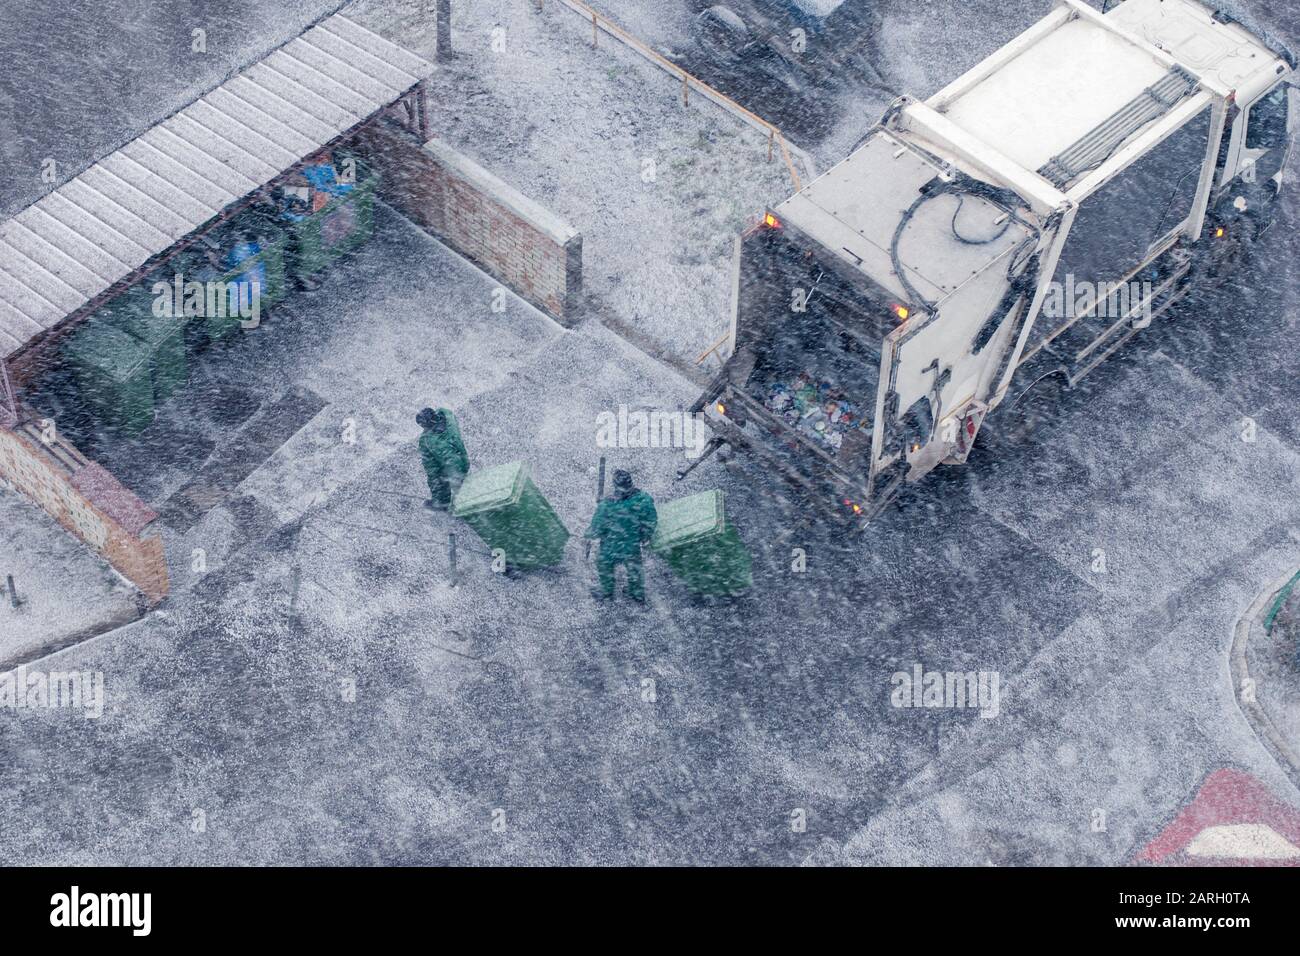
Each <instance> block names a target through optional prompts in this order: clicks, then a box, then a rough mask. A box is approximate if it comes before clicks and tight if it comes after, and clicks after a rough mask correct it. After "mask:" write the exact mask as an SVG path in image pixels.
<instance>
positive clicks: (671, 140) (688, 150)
mask: <svg viewBox="0 0 1300 956" xmlns="http://www.w3.org/2000/svg"><path fill="white" fill-rule="evenodd" d="M349 10H350V13H349V15H351V16H355V17H356V18H357V19H358V20H359V21H360V22H363V23H365V24H367V25H368V26H370V27H372V28H373V29H376V30H377V31H379V32H380V33H383V34H384V35H386V36H388V37H389V38H390V39H393V40H395V41H397V42H400V43H403V44H404V45H406V46H408V47H410V48H411V49H413V50H415V51H416V52H418V53H422V54H424V55H426V56H428V57H429V58H430V59H432V58H433V55H434V51H435V45H434V31H433V23H432V15H431V14H425V15H422V16H421V15H418V14H414V13H412V8H411V7H410V5H396V4H388V3H383V2H369V0H366V2H362V3H358V4H357V5H356V6H354V7H351V8H349ZM452 23H453V36H454V40H455V46H456V50H457V57H456V59H455V60H454V61H453V62H451V63H450V64H447V65H446V66H445V67H444V68H443V69H441V70H440V71H439V73H438V74H437V77H436V78H435V80H434V83H433V89H434V90H435V92H434V94H433V95H432V96H431V97H430V107H431V114H432V116H431V124H432V128H433V132H434V135H436V136H438V137H440V138H442V139H444V140H446V141H447V142H448V143H450V144H451V145H452V146H454V147H455V148H457V149H459V150H463V151H464V152H465V153H467V154H468V155H469V156H471V157H472V158H473V159H474V160H476V161H477V162H478V163H479V164H480V165H482V166H483V167H484V168H486V169H489V170H491V171H492V172H493V173H494V174H495V175H497V176H499V177H501V178H502V179H504V180H505V181H506V182H507V183H509V184H510V185H511V186H514V187H515V188H516V189H519V190H520V191H521V192H523V193H524V194H525V195H527V196H529V197H530V198H532V199H535V200H537V201H538V202H540V203H542V205H544V206H546V207H547V208H549V209H551V210H552V211H554V212H555V213H557V214H558V215H559V216H560V217H561V218H563V219H564V220H566V221H567V222H569V223H570V224H572V225H573V226H574V227H575V228H576V229H577V230H578V231H579V232H581V233H582V235H583V280H584V288H585V290H586V292H587V293H588V294H589V295H594V296H595V298H596V300H597V307H598V308H599V309H604V310H606V311H607V312H608V313H611V314H612V315H613V316H615V317H616V319H617V321H619V322H620V323H622V324H624V325H626V326H630V327H632V328H633V329H634V330H635V331H636V333H638V334H639V336H640V337H641V338H643V339H644V340H646V341H647V345H648V347H649V348H651V349H652V350H654V351H656V352H658V353H660V354H664V355H666V356H671V357H672V358H674V359H675V360H677V361H678V362H680V363H685V364H686V365H688V366H689V365H692V364H693V363H694V362H695V360H696V359H697V358H698V357H699V356H700V354H701V353H703V352H704V351H705V350H707V349H708V348H709V347H710V346H711V345H713V344H714V343H715V342H716V341H717V340H718V339H719V338H720V337H721V336H723V335H724V334H725V333H726V332H727V330H728V328H729V322H730V315H729V312H728V309H729V305H730V280H729V277H730V267H731V259H732V242H733V240H734V238H735V236H736V235H737V233H739V231H740V230H741V228H742V227H743V225H744V223H745V221H746V220H747V219H748V218H751V217H753V216H756V215H758V214H761V213H762V211H763V208H764V206H765V205H766V204H768V203H775V202H779V201H780V200H782V199H784V198H785V197H786V196H788V195H789V194H790V193H791V192H792V191H793V181H792V179H791V176H790V173H789V171H788V169H787V167H786V165H785V163H784V162H782V160H781V156H780V152H779V151H777V152H776V154H775V156H774V157H773V159H772V160H771V161H769V160H768V144H767V140H766V138H765V137H764V136H763V135H762V134H761V133H759V132H757V131H755V130H754V129H753V128H752V127H750V126H748V125H746V124H745V123H744V122H742V121H741V120H739V119H737V118H736V117H735V116H733V115H731V114H729V113H727V112H725V111H724V110H722V109H721V108H719V107H717V106H715V105H713V104H711V103H709V102H707V101H705V100H704V99H703V97H701V96H699V95H698V94H696V95H695V96H694V97H693V100H692V103H691V106H690V107H689V108H687V107H684V106H683V104H682V95H681V86H680V84H679V83H677V82H676V81H675V80H674V79H673V78H671V77H670V76H668V75H667V74H666V73H664V72H662V71H661V70H659V69H658V68H656V67H654V66H652V65H651V64H650V63H648V62H647V61H646V60H645V59H643V58H642V57H640V56H639V55H637V54H635V53H632V52H631V51H629V50H628V49H626V48H624V47H623V46H621V45H619V44H617V43H616V42H615V41H614V40H613V39H611V38H610V37H608V36H604V35H602V36H601V37H600V38H599V39H598V42H597V46H596V48H595V49H593V48H592V46H591V27H590V24H586V23H584V22H583V21H582V20H581V19H580V18H579V17H578V16H576V15H575V14H574V13H572V12H571V11H570V10H568V9H567V8H565V7H563V6H561V5H560V4H544V5H543V11H542V12H540V13H539V12H538V11H537V10H536V8H535V5H534V4H533V3H532V2H531V0H475V2H472V3H457V4H453V21H452Z"/></svg>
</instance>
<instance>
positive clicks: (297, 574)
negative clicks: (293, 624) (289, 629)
mask: <svg viewBox="0 0 1300 956" xmlns="http://www.w3.org/2000/svg"><path fill="white" fill-rule="evenodd" d="M301 588H302V568H301V567H300V566H299V565H296V564H295V565H294V566H293V570H292V571H291V572H290V573H289V615H290V616H291V617H296V616H297V615H298V591H299V590H300V589H301Z"/></svg>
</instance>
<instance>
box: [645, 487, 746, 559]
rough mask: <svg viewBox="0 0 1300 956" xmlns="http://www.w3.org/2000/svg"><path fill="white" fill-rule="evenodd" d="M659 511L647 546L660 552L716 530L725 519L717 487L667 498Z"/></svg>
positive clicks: (665, 551)
mask: <svg viewBox="0 0 1300 956" xmlns="http://www.w3.org/2000/svg"><path fill="white" fill-rule="evenodd" d="M658 511H659V524H658V526H657V527H656V528H655V533H654V537H653V538H651V539H650V550H652V551H653V552H654V553H655V554H658V555H660V556H663V555H665V554H667V553H668V552H670V551H673V550H675V549H676V548H679V547H681V546H682V545H684V544H690V543H691V542H693V541H699V540H700V539H702V538H707V537H709V536H710V535H714V534H717V533H718V532H720V531H722V529H723V527H724V526H725V525H726V521H727V515H726V510H725V508H724V505H723V498H722V491H721V490H720V489H718V488H715V489H713V490H712V491H701V492H700V493H699V494H697V495H689V496H687V497H685V498H678V499H677V500H676V501H670V502H668V503H667V504H665V505H662V506H660V507H659V509H658Z"/></svg>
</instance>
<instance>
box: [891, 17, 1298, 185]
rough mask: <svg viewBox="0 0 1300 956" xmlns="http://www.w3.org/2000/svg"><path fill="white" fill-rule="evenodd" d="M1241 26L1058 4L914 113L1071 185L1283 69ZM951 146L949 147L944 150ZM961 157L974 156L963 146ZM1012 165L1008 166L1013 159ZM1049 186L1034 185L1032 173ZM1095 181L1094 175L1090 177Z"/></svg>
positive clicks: (946, 137)
mask: <svg viewBox="0 0 1300 956" xmlns="http://www.w3.org/2000/svg"><path fill="white" fill-rule="evenodd" d="M1288 69H1289V68H1288V66H1287V64H1286V62H1285V61H1284V60H1283V58H1282V57H1281V56H1280V55H1279V54H1278V53H1275V52H1273V51H1272V50H1270V49H1268V47H1267V46H1265V45H1264V43H1263V42H1262V41H1260V40H1259V39H1257V38H1255V37H1253V36H1252V35H1251V34H1250V33H1249V32H1248V31H1247V30H1245V29H1244V28H1243V27H1241V26H1239V25H1237V24H1235V23H1228V22H1222V21H1220V20H1218V19H1216V18H1215V15H1214V14H1213V13H1212V12H1211V10H1210V9H1209V8H1208V7H1205V6H1203V5H1202V4H1200V3H1197V2H1195V0H1125V2H1124V3H1122V4H1121V5H1119V6H1118V7H1115V8H1113V9H1111V10H1110V12H1109V13H1107V14H1105V15H1102V14H1101V13H1099V12H1098V11H1096V10H1094V9H1093V8H1092V7H1090V6H1088V5H1087V4H1086V3H1083V2H1082V0H1060V4H1059V5H1058V6H1057V7H1056V9H1054V10H1053V11H1052V12H1051V13H1049V14H1048V15H1047V16H1045V17H1043V19H1042V20H1040V21H1039V22H1038V23H1036V24H1035V25H1034V26H1032V27H1030V28H1029V29H1028V30H1026V31H1025V32H1024V33H1022V34H1021V35H1020V36H1019V37H1017V38H1016V39H1015V40H1013V41H1011V42H1010V43H1008V44H1007V45H1006V46H1004V47H1002V48H1001V49H1000V50H998V51H997V52H995V53H993V54H992V55H991V56H989V57H987V58H986V59H985V60H984V61H982V62H981V63H979V64H977V65H976V66H975V67H973V68H972V69H970V70H969V71H967V72H966V73H965V74H963V75H962V76H961V77H959V78H957V79H956V80H954V81H953V82H952V83H950V84H949V85H948V86H946V87H945V88H944V89H942V90H940V91H939V92H938V93H936V94H935V95H934V96H933V97H931V98H930V99H929V100H927V101H926V103H925V104H923V105H920V104H918V105H913V106H911V107H909V109H908V118H909V120H910V121H912V122H914V123H916V124H917V125H918V129H919V131H921V132H923V134H925V135H928V136H930V137H931V138H937V139H938V140H939V141H940V142H941V143H942V142H943V141H949V144H950V145H951V144H952V143H955V142H957V140H958V138H960V140H961V141H962V142H964V143H966V144H967V147H972V146H973V147H977V148H978V151H979V152H981V153H982V154H984V156H985V158H989V157H992V158H993V159H994V160H996V161H997V162H996V163H994V165H996V166H997V167H998V170H997V171H998V172H999V173H1001V174H1003V175H1002V176H1001V178H1002V179H1004V180H1006V178H1007V177H1006V175H1005V173H1006V172H1007V170H1008V169H1010V170H1011V172H1012V173H1013V174H1014V176H1015V177H1016V179H1017V180H1018V181H1017V182H1008V184H1009V185H1012V186H1013V188H1017V189H1018V190H1021V191H1022V193H1023V189H1024V188H1025V187H1026V184H1028V186H1029V187H1031V188H1032V189H1034V190H1035V191H1036V192H1039V193H1042V196H1043V197H1044V201H1043V203H1042V205H1045V206H1048V207H1050V205H1051V203H1050V199H1051V194H1050V193H1043V192H1042V185H1050V186H1052V187H1053V188H1055V189H1057V190H1061V191H1065V192H1070V196H1071V198H1072V199H1081V198H1082V196H1081V195H1076V191H1074V187H1076V186H1079V185H1080V183H1081V182H1082V177H1084V176H1085V174H1087V173H1088V172H1090V171H1092V170H1094V169H1096V168H1097V166H1098V165H1099V164H1100V163H1101V162H1103V161H1105V160H1107V159H1109V158H1110V157H1112V156H1117V155H1118V154H1119V150H1120V148H1121V147H1122V146H1124V145H1126V144H1128V143H1132V142H1135V141H1136V140H1137V139H1138V138H1139V137H1147V138H1148V139H1150V140H1151V141H1154V142H1158V141H1159V139H1161V138H1162V137H1163V135H1165V134H1167V133H1168V132H1171V131H1172V130H1174V129H1177V128H1179V127H1180V126H1181V125H1182V124H1183V123H1185V122H1187V120H1188V119H1189V118H1190V117H1191V116H1194V115H1196V114H1197V113H1199V112H1200V110H1202V109H1204V108H1205V107H1206V106H1208V105H1209V104H1210V103H1211V102H1212V101H1213V100H1214V99H1215V98H1216V97H1217V98H1223V97H1226V96H1227V95H1229V94H1230V93H1234V92H1235V93H1237V95H1238V96H1239V97H1241V98H1242V101H1243V102H1249V100H1250V98H1251V97H1252V96H1253V95H1255V94H1257V93H1259V92H1262V91H1263V90H1265V89H1267V88H1268V87H1269V86H1271V85H1272V84H1273V83H1274V82H1276V81H1277V79H1278V78H1279V77H1280V76H1281V75H1282V74H1283V73H1285V72H1287V70H1288ZM949 152H951V150H949ZM957 152H958V154H959V155H958V156H957V158H958V159H959V160H961V159H963V158H965V157H963V156H961V155H960V154H961V153H963V152H969V149H968V148H964V149H959V150H958V151H957ZM1008 164H1009V165H1008ZM1026 173H1028V174H1032V176H1034V177H1037V178H1039V179H1040V180H1042V181H1045V182H1040V184H1039V185H1037V186H1034V184H1033V183H1032V181H1031V180H1029V179H1026V178H1025V174H1026ZM1090 181H1091V180H1090Z"/></svg>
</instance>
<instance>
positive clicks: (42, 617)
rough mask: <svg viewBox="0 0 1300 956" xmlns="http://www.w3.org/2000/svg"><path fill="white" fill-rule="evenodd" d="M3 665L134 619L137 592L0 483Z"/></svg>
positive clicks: (0, 646)
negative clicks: (9, 582) (14, 595)
mask: <svg viewBox="0 0 1300 956" xmlns="http://www.w3.org/2000/svg"><path fill="white" fill-rule="evenodd" d="M0 528H3V529H4V534H3V535H0V587H2V586H3V585H4V580H5V576H6V575H9V574H12V575H13V576H14V578H15V582H14V583H15V586H16V589H17V591H18V597H19V601H20V603H19V606H18V607H17V608H16V609H15V608H14V607H13V606H12V605H11V603H10V600H9V593H8V591H7V590H6V591H5V592H4V593H3V594H0V670H4V669H7V668H9V667H12V666H14V665H16V664H17V663H19V662H20V661H23V660H27V659H29V658H31V657H34V656H37V655H39V654H41V653H43V652H45V653H48V652H49V651H50V650H52V649H53V648H55V647H58V646H60V645H61V644H63V643H66V642H67V641H69V640H71V639H74V638H75V637H76V636H78V635H81V636H83V637H84V636H86V635H87V634H88V633H91V632H93V631H95V630H97V629H98V628H101V627H111V626H113V625H114V624H115V623H116V624H121V623H125V622H127V621H131V620H134V619H135V618H136V617H137V616H138V614H139V612H138V611H137V610H136V601H135V589H134V588H133V587H131V585H129V584H128V583H127V582H125V581H124V580H122V578H121V577H120V576H118V575H117V573H116V572H114V571H113V569H112V568H110V567H109V566H108V565H107V564H106V563H105V562H104V561H102V560H101V559H100V558H99V556H98V555H96V554H95V553H94V552H92V551H91V550H90V549H89V548H87V547H86V546H85V545H83V544H81V542H79V541H77V540H76V539H75V538H73V537H72V536H71V535H69V534H68V533H67V532H65V531H64V530H63V529H62V528H60V527H59V525H58V523H57V522H56V521H55V520H54V519H53V518H51V517H50V516H49V515H47V514H46V513H45V512H44V511H42V510H41V509H40V508H39V507H37V506H36V505H35V504H33V503H32V502H30V501H29V500H27V499H26V498H25V497H23V496H22V495H20V494H18V493H17V492H15V491H10V490H7V489H4V488H0Z"/></svg>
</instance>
